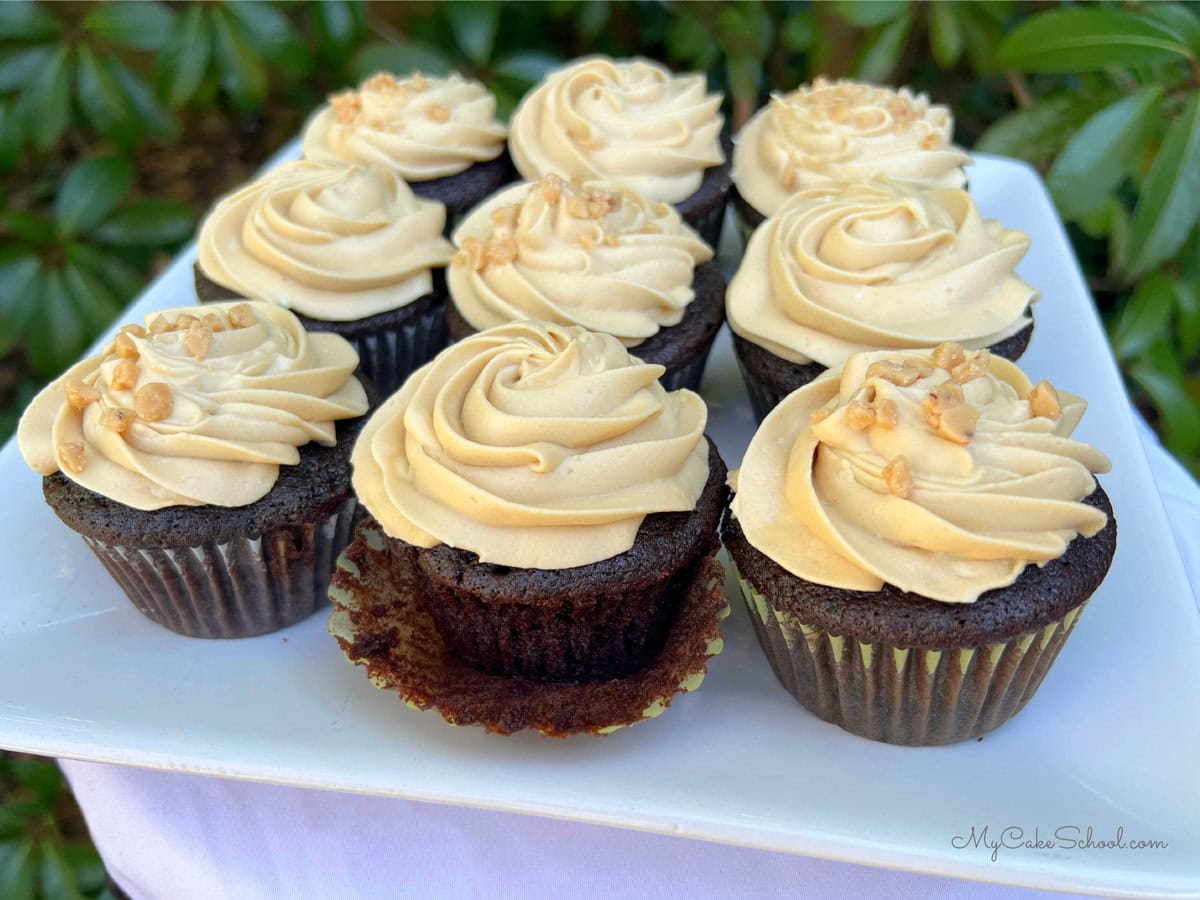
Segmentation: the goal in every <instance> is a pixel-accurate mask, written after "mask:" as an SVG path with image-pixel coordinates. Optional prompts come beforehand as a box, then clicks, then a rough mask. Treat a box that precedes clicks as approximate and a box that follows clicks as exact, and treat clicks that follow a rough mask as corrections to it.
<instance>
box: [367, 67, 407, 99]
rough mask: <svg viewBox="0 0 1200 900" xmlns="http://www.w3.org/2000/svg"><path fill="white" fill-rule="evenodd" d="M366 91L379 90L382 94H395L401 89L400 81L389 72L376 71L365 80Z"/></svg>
mask: <svg viewBox="0 0 1200 900" xmlns="http://www.w3.org/2000/svg"><path fill="white" fill-rule="evenodd" d="M362 88H363V90H364V91H379V93H381V94H394V93H396V91H398V90H399V89H400V82H398V81H397V80H396V78H395V76H393V75H390V74H388V73H387V72H376V73H375V74H374V75H372V76H371V77H370V78H368V79H367V80H366V81H364V82H363V84H362Z"/></svg>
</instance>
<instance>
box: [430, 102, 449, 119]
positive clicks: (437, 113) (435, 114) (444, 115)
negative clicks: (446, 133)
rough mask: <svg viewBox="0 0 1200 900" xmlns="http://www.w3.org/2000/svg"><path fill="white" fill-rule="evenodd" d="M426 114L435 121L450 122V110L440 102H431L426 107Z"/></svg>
mask: <svg viewBox="0 0 1200 900" xmlns="http://www.w3.org/2000/svg"><path fill="white" fill-rule="evenodd" d="M425 116H426V118H429V119H432V120H433V121H434V122H448V121H450V110H448V109H446V107H444V106H442V104H440V103H430V104H428V105H427V106H426V107H425Z"/></svg>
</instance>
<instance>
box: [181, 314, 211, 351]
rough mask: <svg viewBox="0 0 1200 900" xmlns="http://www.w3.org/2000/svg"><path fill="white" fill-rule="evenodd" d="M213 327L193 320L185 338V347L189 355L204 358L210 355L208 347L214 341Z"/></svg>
mask: <svg viewBox="0 0 1200 900" xmlns="http://www.w3.org/2000/svg"><path fill="white" fill-rule="evenodd" d="M212 337H213V333H212V329H211V328H209V327H208V326H207V325H205V324H204V323H202V322H193V323H192V325H191V327H190V328H188V332H187V334H186V335H185V336H184V338H183V349H184V350H186V351H187V353H188V355H189V356H194V357H195V358H196V359H204V358H205V357H206V356H208V347H209V345H210V344H211V343H212Z"/></svg>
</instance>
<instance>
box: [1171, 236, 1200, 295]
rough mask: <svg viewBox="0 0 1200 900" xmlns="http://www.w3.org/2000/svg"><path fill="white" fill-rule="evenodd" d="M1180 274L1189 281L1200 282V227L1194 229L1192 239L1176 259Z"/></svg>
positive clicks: (1186, 243) (1185, 244)
mask: <svg viewBox="0 0 1200 900" xmlns="http://www.w3.org/2000/svg"><path fill="white" fill-rule="evenodd" d="M1176 260H1177V261H1178V263H1179V274H1180V275H1182V276H1183V277H1184V278H1186V279H1187V280H1188V281H1200V225H1197V226H1196V227H1195V228H1193V229H1192V234H1191V237H1189V238H1188V239H1187V241H1186V242H1185V243H1184V245H1183V249H1182V250H1180V251H1179V255H1178V256H1177V257H1176Z"/></svg>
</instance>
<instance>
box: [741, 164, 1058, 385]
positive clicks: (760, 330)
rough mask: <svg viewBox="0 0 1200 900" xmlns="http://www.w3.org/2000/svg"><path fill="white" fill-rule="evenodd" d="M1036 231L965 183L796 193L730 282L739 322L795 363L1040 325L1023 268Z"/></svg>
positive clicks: (828, 361)
mask: <svg viewBox="0 0 1200 900" xmlns="http://www.w3.org/2000/svg"><path fill="white" fill-rule="evenodd" d="M1029 244H1030V240H1029V236H1028V235H1026V234H1025V233H1023V232H1020V231H1015V230H1012V229H1008V228H1005V227H1004V226H1003V225H1002V224H1001V223H1000V222H998V221H996V220H995V219H984V218H983V217H982V216H980V214H979V210H978V208H977V207H976V206H975V202H974V201H973V200H972V199H971V196H970V195H969V194H968V193H967V192H966V191H962V190H958V189H935V190H921V189H918V188H914V187H911V186H907V185H902V184H900V183H898V182H893V181H886V180H881V179H876V180H874V181H871V182H865V183H860V184H830V185H826V186H824V187H819V188H810V189H808V190H804V191H801V192H799V193H798V194H796V195H795V196H793V197H792V198H791V199H790V200H789V201H788V202H787V204H786V205H785V206H783V207H782V208H781V209H780V210H779V211H778V212H777V213H776V214H775V215H773V216H771V217H770V218H769V219H767V220H766V221H765V222H764V223H763V224H762V225H761V226H759V228H758V229H757V230H756V231H755V232H754V234H753V236H752V237H751V239H750V243H749V245H748V246H747V248H746V253H745V256H744V257H743V259H742V263H741V266H740V267H739V268H738V271H737V274H736V275H735V276H734V277H733V280H732V281H731V282H730V285H729V294H728V302H727V312H728V316H729V324H730V327H731V328H733V330H734V331H735V332H737V333H738V334H739V335H741V336H742V337H743V338H746V339H747V340H749V341H751V342H753V343H755V344H758V345H759V346H760V347H763V348H765V349H767V350H769V351H770V352H771V353H773V354H775V355H776V356H778V357H781V358H782V359H785V360H788V361H789V362H793V363H798V364H806V363H809V362H817V363H820V364H821V365H824V366H834V365H837V364H838V363H840V362H842V361H844V360H845V359H846V358H847V357H849V356H850V355H851V354H853V353H858V352H862V351H866V350H873V349H880V348H891V347H894V348H915V347H931V346H933V345H934V344H937V343H940V342H942V341H950V340H953V341H958V342H960V343H962V344H964V345H965V346H968V347H972V348H978V347H985V346H988V345H990V344H995V343H997V342H999V341H1002V340H1004V339H1005V338H1008V337H1011V336H1012V335H1014V334H1016V333H1017V332H1018V331H1020V330H1021V329H1022V328H1024V327H1025V326H1026V325H1028V324H1029V322H1030V316H1029V313H1028V308H1029V305H1030V304H1031V303H1032V302H1034V301H1035V300H1036V299H1037V297H1038V292H1037V291H1036V290H1035V289H1034V288H1032V287H1030V286H1029V285H1028V284H1026V283H1025V282H1024V281H1022V280H1021V278H1020V277H1018V276H1017V274H1016V267H1017V264H1018V263H1019V262H1020V261H1021V259H1022V257H1024V255H1025V252H1026V251H1027V250H1028V249H1029Z"/></svg>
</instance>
